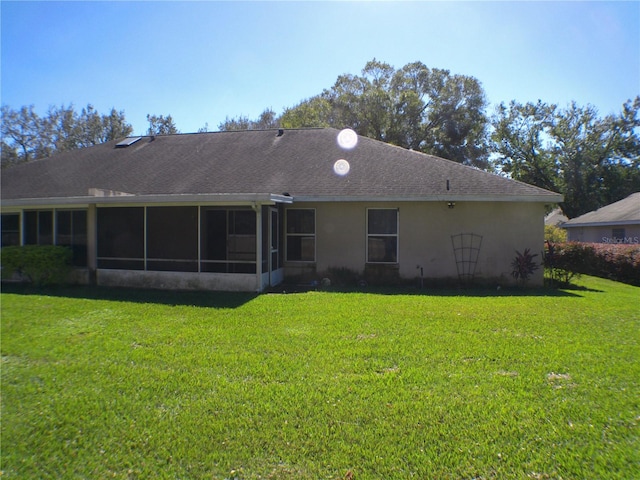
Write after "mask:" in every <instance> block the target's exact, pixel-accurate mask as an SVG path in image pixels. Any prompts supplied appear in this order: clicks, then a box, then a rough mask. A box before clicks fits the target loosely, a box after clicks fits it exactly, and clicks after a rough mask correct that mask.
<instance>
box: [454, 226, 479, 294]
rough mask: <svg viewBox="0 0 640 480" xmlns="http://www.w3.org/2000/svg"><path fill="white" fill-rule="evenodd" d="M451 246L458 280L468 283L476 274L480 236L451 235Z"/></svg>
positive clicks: (472, 234) (467, 234) (469, 234)
mask: <svg viewBox="0 0 640 480" xmlns="http://www.w3.org/2000/svg"><path fill="white" fill-rule="evenodd" d="M451 245H452V246H453V254H454V255H455V259H456V268H457V270H458V279H459V280H460V281H461V282H462V283H470V282H472V281H473V278H474V276H475V273H476V265H477V264H478V256H479V255H480V248H481V247H482V235H476V234H475V233H459V234H458V235H451Z"/></svg>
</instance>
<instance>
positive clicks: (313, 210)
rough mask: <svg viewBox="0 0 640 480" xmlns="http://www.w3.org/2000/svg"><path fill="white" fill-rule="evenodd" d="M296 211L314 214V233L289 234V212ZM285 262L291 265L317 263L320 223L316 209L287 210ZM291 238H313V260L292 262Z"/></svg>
mask: <svg viewBox="0 0 640 480" xmlns="http://www.w3.org/2000/svg"><path fill="white" fill-rule="evenodd" d="M294 210H310V211H312V212H313V233H312V234H311V233H289V232H288V230H289V212H291V211H294ZM284 217H285V229H284V236H285V261H287V262H291V263H316V258H317V253H318V238H317V230H318V221H317V211H316V209H315V208H304V207H300V208H287V209H286V210H285V215H284ZM290 237H313V260H292V259H290V258H289V238H290Z"/></svg>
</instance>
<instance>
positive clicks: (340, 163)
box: [333, 158, 351, 177]
mask: <svg viewBox="0 0 640 480" xmlns="http://www.w3.org/2000/svg"><path fill="white" fill-rule="evenodd" d="M349 170H351V165H349V162H347V161H346V160H345V159H343V158H341V159H340V160H337V161H336V163H334V164H333V171H334V172H335V173H336V175H340V176H341V177H344V176H345V175H346V174H347V173H349Z"/></svg>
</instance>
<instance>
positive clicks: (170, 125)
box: [147, 114, 180, 135]
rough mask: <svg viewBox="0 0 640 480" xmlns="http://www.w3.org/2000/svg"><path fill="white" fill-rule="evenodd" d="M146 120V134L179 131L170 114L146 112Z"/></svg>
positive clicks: (164, 133) (163, 133)
mask: <svg viewBox="0 0 640 480" xmlns="http://www.w3.org/2000/svg"><path fill="white" fill-rule="evenodd" d="M147 121H148V122H149V130H147V134H148V135H172V134H174V133H180V132H179V130H178V128H177V127H176V124H175V122H174V121H173V118H171V115H167V116H166V117H164V116H162V115H150V114H147Z"/></svg>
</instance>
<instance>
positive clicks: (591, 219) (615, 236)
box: [561, 192, 640, 244]
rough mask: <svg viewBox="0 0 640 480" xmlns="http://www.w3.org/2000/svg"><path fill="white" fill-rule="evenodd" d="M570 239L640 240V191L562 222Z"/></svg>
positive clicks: (577, 240) (598, 240) (590, 240)
mask: <svg viewBox="0 0 640 480" xmlns="http://www.w3.org/2000/svg"><path fill="white" fill-rule="evenodd" d="M561 226H562V228H565V229H566V230H567V237H568V240H569V241H570V242H590V243H635V244H638V243H640V192H637V193H633V194H631V195H629V196H628V197H627V198H625V199H623V200H620V201H618V202H615V203H612V204H610V205H607V206H604V207H602V208H599V209H598V210H595V211H593V212H589V213H585V214H584V215H580V216H579V217H576V218H572V219H571V220H569V221H567V222H565V223H564V224H562V225H561Z"/></svg>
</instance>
